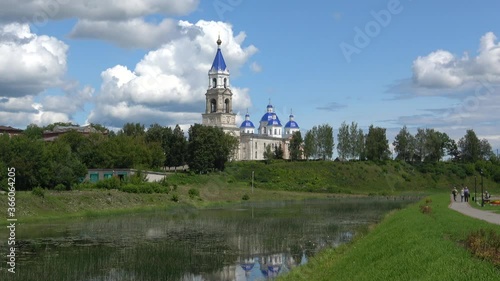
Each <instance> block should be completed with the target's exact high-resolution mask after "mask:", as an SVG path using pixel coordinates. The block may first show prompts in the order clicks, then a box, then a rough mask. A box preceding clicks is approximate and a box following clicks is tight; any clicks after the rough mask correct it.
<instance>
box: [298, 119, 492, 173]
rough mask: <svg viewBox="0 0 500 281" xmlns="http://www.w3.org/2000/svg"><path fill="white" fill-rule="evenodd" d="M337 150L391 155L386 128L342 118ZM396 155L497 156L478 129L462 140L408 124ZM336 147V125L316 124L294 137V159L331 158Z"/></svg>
mask: <svg viewBox="0 0 500 281" xmlns="http://www.w3.org/2000/svg"><path fill="white" fill-rule="evenodd" d="M337 141H338V144H337V152H338V155H339V159H341V160H349V159H351V160H372V161H380V160H386V159H389V158H391V151H390V149H389V141H388V139H387V135H386V129H385V128H381V127H374V126H373V125H371V126H370V127H369V128H368V133H367V134H365V133H364V132H363V130H362V129H361V128H358V124H357V123H356V122H352V123H351V124H350V125H349V124H347V123H346V122H342V124H341V125H340V127H339V130H338V134H337ZM392 144H393V146H394V152H395V153H396V154H397V156H396V159H398V160H402V161H406V162H409V163H421V162H438V161H441V160H442V159H443V158H444V157H445V156H449V157H450V158H451V159H452V160H453V161H462V162H468V163H473V162H476V161H478V160H489V159H490V158H491V157H494V156H495V155H494V154H493V151H492V148H491V145H490V144H489V142H488V141H487V140H486V139H482V140H479V138H478V137H477V136H476V134H475V132H474V130H467V131H466V134H465V136H464V137H462V138H461V139H460V140H459V141H458V143H457V142H455V141H454V140H453V139H451V138H450V137H449V136H448V135H447V134H446V133H443V132H439V131H437V130H434V129H428V128H427V129H422V128H418V129H417V133H416V134H415V135H412V134H411V133H410V132H409V130H408V128H407V127H406V126H404V127H403V128H402V129H401V130H400V132H399V133H398V134H397V135H396V137H395V139H394V142H393V143H392ZM333 148H334V139H333V129H332V127H330V126H329V125H327V124H325V125H321V126H317V127H316V126H315V127H313V128H312V129H311V130H309V131H307V133H306V135H305V137H304V139H302V136H301V134H300V132H297V133H295V134H294V135H293V136H292V139H291V141H290V147H289V149H290V158H291V160H297V159H301V158H302V155H303V156H304V158H306V159H310V158H314V159H323V160H325V159H331V157H332V154H333Z"/></svg>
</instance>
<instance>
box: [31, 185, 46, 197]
mask: <svg viewBox="0 0 500 281" xmlns="http://www.w3.org/2000/svg"><path fill="white" fill-rule="evenodd" d="M31 193H32V194H33V195H35V196H38V197H42V198H43V197H45V189H43V188H41V187H35V188H33V190H32V191H31Z"/></svg>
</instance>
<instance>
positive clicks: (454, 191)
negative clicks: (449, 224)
mask: <svg viewBox="0 0 500 281" xmlns="http://www.w3.org/2000/svg"><path fill="white" fill-rule="evenodd" d="M457 193H458V190H457V188H456V187H453V190H452V191H451V194H453V201H455V202H457Z"/></svg>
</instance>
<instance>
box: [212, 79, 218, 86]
mask: <svg viewBox="0 0 500 281" xmlns="http://www.w3.org/2000/svg"><path fill="white" fill-rule="evenodd" d="M212 88H217V78H214V79H212Z"/></svg>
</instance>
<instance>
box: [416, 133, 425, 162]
mask: <svg viewBox="0 0 500 281" xmlns="http://www.w3.org/2000/svg"><path fill="white" fill-rule="evenodd" d="M414 144H415V160H416V161H419V162H423V161H424V160H425V157H426V156H427V134H426V131H425V130H424V129H422V128H418V129H417V134H415V142H414Z"/></svg>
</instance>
